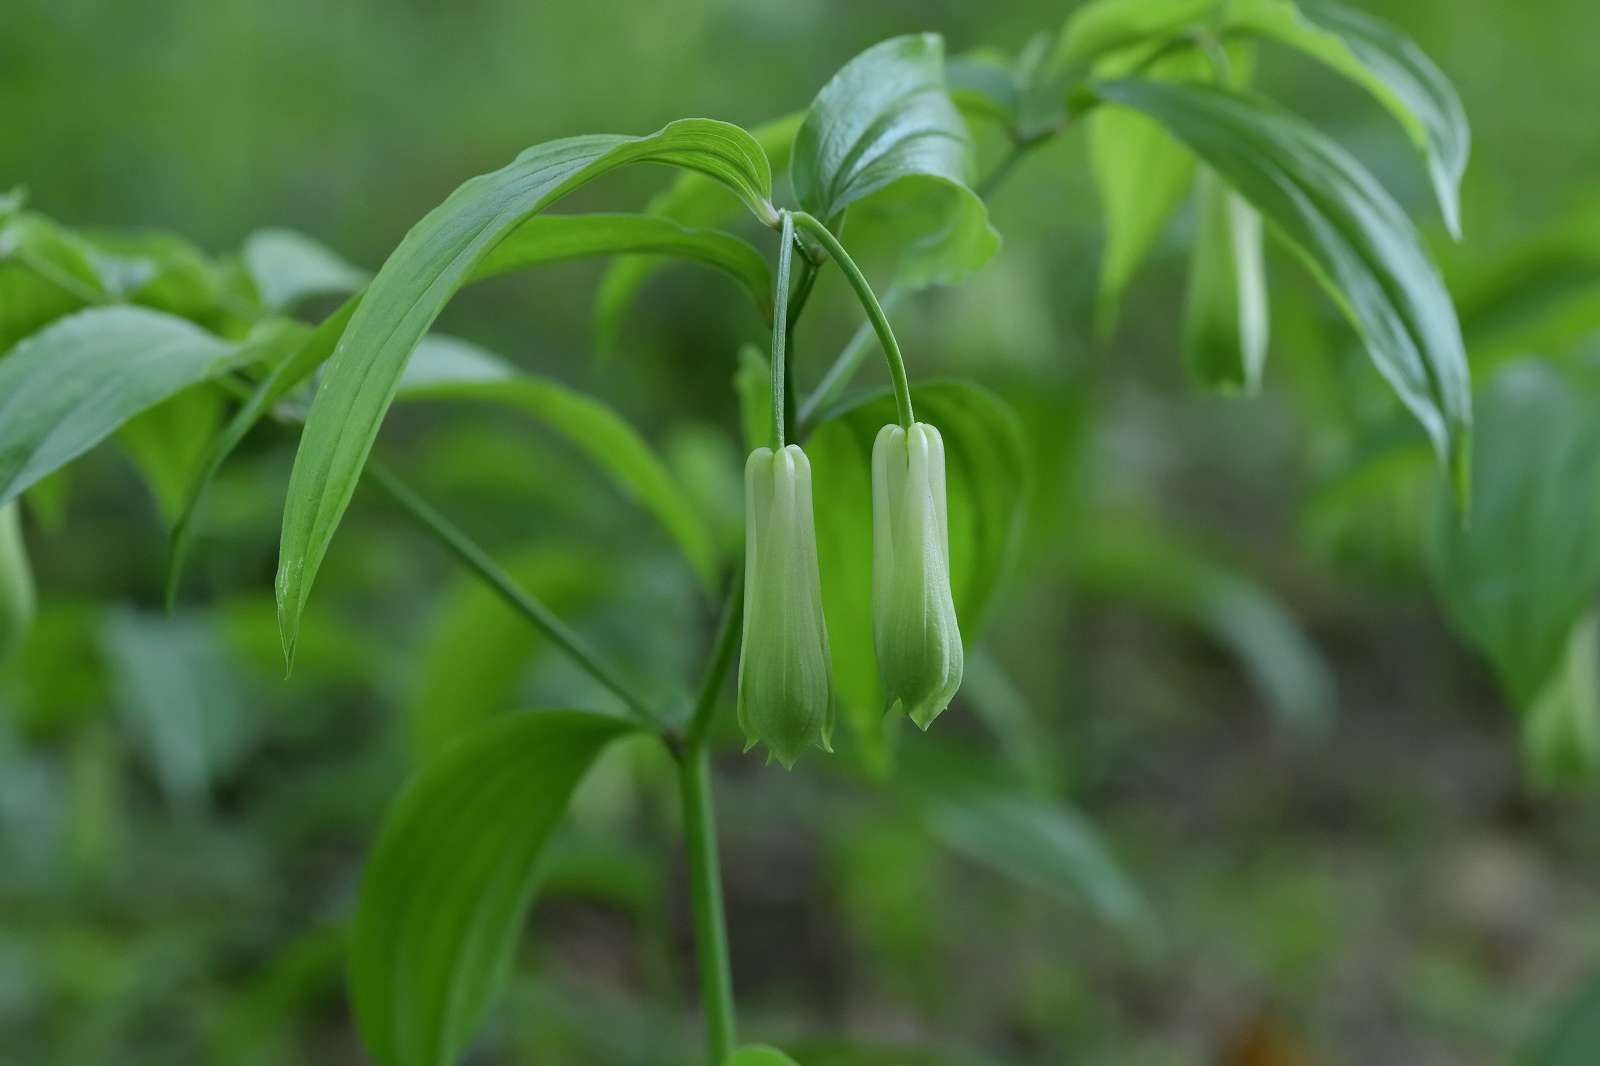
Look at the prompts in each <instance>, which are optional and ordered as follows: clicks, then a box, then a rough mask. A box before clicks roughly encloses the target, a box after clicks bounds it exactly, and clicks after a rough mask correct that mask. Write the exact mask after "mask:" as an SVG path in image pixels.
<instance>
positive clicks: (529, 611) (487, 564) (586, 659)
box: [366, 460, 661, 728]
mask: <svg viewBox="0 0 1600 1066" xmlns="http://www.w3.org/2000/svg"><path fill="white" fill-rule="evenodd" d="M366 476H367V477H368V478H370V479H371V480H372V483H373V484H375V485H377V486H378V488H380V489H382V490H383V491H384V493H385V494H387V495H388V497H389V498H390V499H391V500H393V501H394V502H395V503H396V504H398V505H399V506H400V509H401V510H403V511H405V512H406V514H407V515H409V516H410V517H411V518H412V519H414V520H415V521H416V522H417V524H419V525H420V526H422V528H423V529H425V530H427V531H428V533H430V534H432V536H433V538H434V539H435V540H437V541H438V542H439V543H440V544H442V545H443V546H444V547H445V548H446V549H447V550H448V551H449V552H450V554H452V555H454V556H455V557H456V559H457V560H459V561H460V562H461V563H462V564H463V565H464V566H466V567H467V569H469V570H471V571H473V572H474V573H476V574H477V575H478V577H480V578H482V579H483V581H484V582H485V583H486V584H488V586H489V587H490V588H491V589H493V590H494V591H495V592H496V593H498V594H499V595H500V598H501V599H502V600H504V601H505V602H506V603H507V604H508V605H509V606H510V607H511V608H512V609H513V610H515V611H516V612H517V613H518V614H520V615H522V616H523V617H524V618H526V619H527V620H528V621H529V622H531V623H532V624H533V627H534V628H535V629H537V630H539V632H541V633H543V634H544V635H545V636H546V637H548V638H549V639H550V640H551V641H552V642H553V643H554V644H555V645H556V646H557V647H559V648H560V649H561V650H562V651H564V652H566V653H567V654H568V655H569V656H571V657H572V660H573V661H574V662H576V663H577V664H578V665H579V666H581V667H583V669H584V670H585V671H587V672H588V674H589V676H591V677H593V678H594V679H595V680H596V681H598V682H600V684H602V685H604V686H605V687H606V688H608V689H610V690H611V692H613V693H614V694H615V695H616V696H617V698H618V699H620V700H621V701H622V702H623V704H624V705H626V706H627V708H628V710H629V711H630V712H631V713H632V714H633V716H634V717H635V718H637V719H639V721H641V722H642V723H644V724H646V725H648V726H650V727H652V728H659V727H660V726H661V718H660V716H659V715H657V714H656V713H655V712H654V711H652V710H651V707H650V703H649V702H648V701H647V700H644V699H641V698H640V697H639V695H638V694H637V693H636V692H635V691H634V690H633V688H632V686H630V685H629V684H628V683H627V682H625V681H623V680H622V677H621V675H620V674H619V672H618V671H617V670H616V669H615V668H613V667H611V666H610V665H608V664H607V663H606V662H605V660H603V659H602V658H601V657H600V655H599V654H598V653H597V652H595V650H594V649H593V648H591V647H590V646H589V644H588V642H587V641H585V640H584V639H583V638H582V637H581V636H579V635H578V634H577V633H575V632H574V631H573V630H572V629H570V628H568V626H567V624H566V623H565V622H563V621H562V620H561V619H559V618H557V617H556V616H555V614H554V613H553V612H552V611H551V610H550V608H548V607H546V606H545V605H544V604H543V603H540V602H539V600H538V599H536V598H535V597H534V596H533V595H532V594H531V593H529V592H527V591H526V590H525V589H523V588H522V587H521V586H519V585H518V584H517V583H516V581H515V580H513V579H512V577H511V575H510V574H508V573H506V572H505V571H504V570H503V569H501V567H500V565H499V564H498V563H496V562H495V561H494V559H492V558H491V557H490V556H489V553H488V552H486V551H484V550H483V549H482V548H480V547H479V546H478V545H477V544H476V543H475V542H474V541H473V540H472V538H470V537H468V536H467V535H466V534H465V533H463V532H462V531H461V530H460V529H458V528H457V527H456V526H455V524H454V523H452V522H451V521H450V520H449V519H448V518H446V517H445V516H444V515H442V514H440V513H439V512H438V511H436V510H434V509H433V507H432V506H430V505H429V504H428V503H427V502H426V501H425V500H423V499H422V498H421V497H420V496H418V495H417V494H416V493H415V492H413V491H411V489H410V488H409V487H408V486H407V485H406V484H405V483H404V482H402V481H401V480H400V479H399V478H397V477H395V475H394V474H392V473H390V472H389V470H388V469H387V468H385V467H384V466H383V465H382V464H381V463H379V462H377V461H376V460H369V461H368V463H367V470H366Z"/></svg>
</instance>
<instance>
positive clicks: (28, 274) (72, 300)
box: [0, 198, 110, 354]
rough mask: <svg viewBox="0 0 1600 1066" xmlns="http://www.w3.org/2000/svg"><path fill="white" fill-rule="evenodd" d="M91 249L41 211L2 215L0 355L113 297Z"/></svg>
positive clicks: (0, 218) (0, 225)
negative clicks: (46, 327) (45, 328)
mask: <svg viewBox="0 0 1600 1066" xmlns="http://www.w3.org/2000/svg"><path fill="white" fill-rule="evenodd" d="M20 203H21V201H20V198H19V199H18V200H17V205H18V206H20ZM92 251H93V249H91V248H90V247H88V246H87V245H86V244H85V243H84V242H83V241H82V240H80V239H79V238H78V237H77V236H76V235H74V234H73V233H71V232H69V231H67V230H65V229H62V228H61V227H60V226H57V225H56V224H55V223H54V222H51V221H50V220H49V219H47V218H45V217H44V216H43V215H37V214H34V213H33V212H31V211H16V212H12V213H6V214H4V215H0V354H4V353H5V351H6V350H7V349H8V348H10V347H11V346H12V345H13V344H15V343H17V342H18V341H19V340H21V339H22V338H24V337H26V336H28V335H29V334H30V333H32V332H33V331H34V330H36V329H38V328H39V327H40V326H43V325H44V324H46V323H47V322H50V321H52V320H54V319H57V318H60V317H61V316H62V315H65V314H68V313H69V312H72V311H76V310H78V309H79V308H81V307H83V306H84V305H86V304H95V303H101V302H103V301H105V300H106V299H108V298H109V296H110V294H109V293H108V292H107V290H106V287H105V284H104V283H103V281H102V280H101V277H100V272H99V271H98V270H97V269H96V268H95V265H94V263H93V262H92V260H91V252H92Z"/></svg>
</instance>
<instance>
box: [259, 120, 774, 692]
mask: <svg viewBox="0 0 1600 1066" xmlns="http://www.w3.org/2000/svg"><path fill="white" fill-rule="evenodd" d="M644 162H653V163H664V164H669V165H673V166H679V167H683V168H685V169H689V170H695V171H699V172H700V173H703V174H707V175H709V176H711V177H713V178H716V179H717V180H719V181H721V182H723V183H724V184H726V185H727V186H728V187H729V188H730V189H732V190H733V191H734V192H735V193H736V194H738V196H739V198H740V199H741V200H743V201H744V203H745V205H746V206H747V207H749V208H750V209H751V210H752V211H753V212H755V214H756V215H757V217H758V218H760V219H761V220H762V221H763V222H765V223H768V224H770V223H772V222H773V221H775V219H776V213H775V211H774V209H773V207H772V205H771V203H770V201H769V198H770V195H771V180H772V179H771V174H770V171H769V168H768V164H767V159H766V156H765V155H764V154H762V151H761V148H760V146H759V145H758V144H756V142H755V141H754V140H753V139H751V137H750V135H749V134H747V133H745V132H744V131H743V130H741V129H739V128H738V127H737V126H730V125H728V124H726V123H721V122H713V121H710V120H706V119H686V120H683V121H680V122H674V123H672V124H671V125H669V126H667V127H665V128H664V129H662V130H661V131H659V132H658V133H655V134H651V135H649V136H645V137H615V136H587V137H573V138H568V139H566V140H563V141H553V142H551V143H549V144H544V145H539V146H537V147H535V148H530V149H529V150H528V151H526V152H524V153H523V154H522V155H520V156H518V157H517V159H516V161H514V162H513V163H511V164H510V165H509V166H507V167H504V168H502V169H500V170H497V171H495V172H493V173H491V174H484V175H481V176H479V177H476V178H473V179H471V180H470V181H468V182H467V183H466V184H464V185H462V186H461V187H460V188H459V189H457V190H456V191H455V192H454V193H452V194H451V195H450V197H449V198H448V199H446V200H445V202H444V203H443V204H441V205H440V206H439V207H437V208H435V209H434V210H433V211H431V212H429V214H428V215H427V217H425V218H424V219H423V220H422V221H421V222H419V223H418V224H417V225H416V226H415V227H414V228H413V229H412V230H411V232H410V233H409V234H407V235H406V238H405V240H404V241H402V242H401V244H400V246H399V247H398V248H397V249H395V251H394V253H393V254H392V255H391V256H390V257H389V259H388V261H387V262H385V263H384V265H383V268H382V269H381V270H380V271H379V272H378V276H377V277H376V278H374V279H373V282H372V284H371V285H370V286H369V287H368V289H367V292H366V294H365V296H364V297H363V298H362V299H361V303H360V306H359V307H357V308H356V310H355V313H354V314H353V315H352V316H351V319H350V325H349V327H348V328H347V329H346V330H345V332H344V336H343V337H342V338H340V341H339V346H338V348H337V350H336V351H335V353H334V356H333V358H332V360H331V361H330V364H329V367H328V370H327V373H326V375H325V377H324V378H323V381H322V385H321V387H320V388H319V389H318V390H317V396H316V399H315V401H314V402H313V403H312V406H311V412H310V415H309V416H308V417H307V420H306V429H305V433H304V434H303V435H302V436H301V440H300V448H299V451H298V452H297V453H296V455H295V464H294V470H293V472H292V473H291V474H290V477H289V492H288V498H287V500H286V501H285V505H284V513H283V537H282V547H281V549H280V552H279V560H278V580H277V593H278V605H279V610H280V616H281V620H282V625H283V637H284V653H285V659H286V660H287V661H289V662H290V663H292V662H293V659H294V643H295V634H296V632H297V630H298V628H299V624H300V614H301V612H302V611H303V610H304V609H305V603H306V600H307V598H308V597H309V596H310V592H311V586H312V583H313V581H314V580H315V578H316V573H317V569H318V567H319V566H320V565H321V563H322V559H323V556H324V555H325V554H326V552H327V548H328V543H329V541H330V540H331V539H332V537H333V533H334V530H335V529H336V528H337V527H338V524H339V520H340V518H341V517H343V514H344V511H345V509H346V508H347V507H348V506H349V503H350V497H351V495H352V494H353V493H354V491H355V486H356V483H357V481H358V480H359V478H360V475H361V467H362V466H363V465H364V464H365V462H366V458H367V454H368V453H369V452H370V451H371V449H372V444H373V441H374V440H375V439H376V438H377V434H378V427H379V425H380V424H381V422H382V421H383V416H384V413H385V412H386V411H387V410H388V407H389V403H390V401H391V400H392V399H393V395H394V389H395V386H396V384H397V383H398V382H399V379H400V374H401V371H402V370H403V369H404V368H405V363H406V360H407V359H408V358H409V357H410V355H411V350H412V349H413V348H414V347H415V346H416V344H417V342H418V341H419V340H420V339H421V338H422V335H423V334H424V333H425V332H427V329H428V327H429V326H430V325H432V323H433V320H434V319H435V318H436V317H437V316H438V314H439V312H440V311H441V310H443V308H444V305H445V304H446V303H447V302H448V300H449V299H450V297H451V295H453V294H454V292H455V291H456V289H458V288H459V287H460V286H461V285H463V284H465V283H466V281H467V280H468V279H469V278H470V277H471V275H472V272H473V270H474V268H475V267H477V265H478V264H479V263H480V262H482V261H483V260H484V259H485V258H487V257H488V256H489V255H490V253H491V252H493V250H494V248H495V245H496V244H498V243H499V242H500V241H501V240H503V239H504V238H505V237H506V236H507V235H508V234H509V233H510V232H511V231H512V230H513V229H515V228H516V227H517V226H519V225H521V224H522V223H523V222H525V221H526V220H527V219H528V218H530V217H532V216H533V215H535V214H537V213H538V212H540V211H542V210H543V209H544V208H546V207H548V206H549V205H550V204H552V203H554V202H555V201H556V200H558V199H560V198H561V197H562V196H563V195H565V194H566V193H568V192H570V191H572V190H573V189H575V188H577V187H578V186H580V185H582V184H584V183H585V182H587V181H590V180H592V179H593V178H595V177H598V176H599V175H601V174H604V173H606V172H608V171H611V170H614V169H615V168H617V167H619V166H623V165H625V164H629V163H644Z"/></svg>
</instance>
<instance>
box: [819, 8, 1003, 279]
mask: <svg viewBox="0 0 1600 1066" xmlns="http://www.w3.org/2000/svg"><path fill="white" fill-rule="evenodd" d="M972 169H973V153H972V144H971V140H970V138H969V136H968V133H967V127H966V124H965V123H964V122H963V121H962V119H961V113H960V112H959V111H958V110H957V109H956V106H955V104H954V103H953V102H952V101H951V99H950V94H949V91H948V90H947V88H946V86H945V80H944V42H943V40H942V39H941V38H939V37H938V36H937V35H935V34H914V35H910V36H906V37H894V38H891V39H890V40H887V41H883V42H881V43H879V44H876V45H873V46H872V47H871V48H869V49H867V50H866V51H865V52H862V53H861V54H860V55H858V56H856V57H855V58H854V59H852V60H851V61H850V62H849V63H846V64H845V65H844V67H843V68H842V69H840V71H839V72H838V73H837V74H835V75H834V76H833V80H831V81H830V82H828V84H827V85H825V86H823V88H822V91H821V92H820V93H818V94H817V98H816V100H814V101H813V102H812V104H811V109H810V111H808V112H807V113H806V118H805V122H804V123H802V124H801V126H800V132H799V133H797V134H796V135H795V144H794V157H793V158H792V159H791V160H790V162H789V174H790V178H791V180H792V182H793V184H794V191H795V196H796V197H797V198H798V199H799V201H800V205H801V206H802V207H804V208H805V209H806V210H807V211H809V212H811V213H812V214H813V215H816V216H817V217H818V218H821V219H823V220H824V221H832V220H835V219H837V218H839V217H840V216H841V215H843V214H844V212H845V209H846V208H849V207H851V206H852V205H855V204H858V203H859V204H862V210H863V211H865V212H866V216H867V217H866V219H865V220H863V219H861V218H858V217H857V216H856V214H854V213H853V214H852V216H851V221H852V224H853V225H862V224H870V225H872V226H873V227H874V228H876V229H879V230H882V231H884V232H886V233H888V234H891V235H892V238H893V240H894V243H895V244H896V246H897V247H898V249H899V251H900V253H901V254H900V267H899V280H900V282H901V283H902V284H905V285H910V286H919V285H927V284H934V283H939V284H946V283H949V282H952V281H955V280H958V279H959V278H961V277H964V276H965V275H967V274H969V273H971V272H972V271H974V270H976V269H977V268H978V267H980V266H982V265H983V264H984V263H985V262H987V261H988V259H989V257H990V256H991V255H993V254H994V252H995V249H996V248H998V247H999V242H1000V238H999V236H998V234H996V233H995V231H994V229H993V227H991V226H990V225H989V217H988V211H987V210H986V209H985V207H984V205H983V201H982V200H980V199H979V198H978V196H977V194H976V193H974V192H973V191H972V190H971V189H970V188H968V182H969V181H970V180H971V178H972ZM878 194H881V195H878ZM864 201H870V203H863V202H864Z"/></svg>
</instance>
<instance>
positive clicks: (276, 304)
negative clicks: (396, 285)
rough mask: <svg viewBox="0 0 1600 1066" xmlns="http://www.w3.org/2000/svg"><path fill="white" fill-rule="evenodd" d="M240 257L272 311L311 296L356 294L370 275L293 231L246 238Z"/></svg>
mask: <svg viewBox="0 0 1600 1066" xmlns="http://www.w3.org/2000/svg"><path fill="white" fill-rule="evenodd" d="M241 257H242V258H243V260H244V268H245V272H246V273H247V274H249V275H250V280H251V281H252V282H254V283H255V287H256V292H257V293H258V294H259V295H260V297H261V302H262V304H263V305H264V306H266V307H267V308H268V309H269V310H273V311H286V310H288V309H290V308H292V307H294V306H295V305H296V304H298V303H299V302H300V301H301V300H304V299H306V298H308V297H311V296H331V295H338V294H348V293H352V292H356V291H358V290H359V289H360V288H361V287H362V286H363V285H365V284H366V283H367V279H368V277H369V276H370V275H369V274H368V273H367V272H366V271H365V270H362V269H360V268H359V267H354V266H351V265H350V264H349V263H347V262H345V261H344V259H342V258H340V256H339V255H338V253H336V252H334V251H333V250H332V249H330V248H328V247H327V246H326V245H324V244H322V243H321V242H320V241H316V240H313V239H312V238H310V237H307V236H306V235H305V234H303V233H296V232H295V231H294V230H287V229H263V230H257V231H256V232H254V233H252V234H250V236H248V237H246V238H245V241H244V250H243V252H242V253H241Z"/></svg>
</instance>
